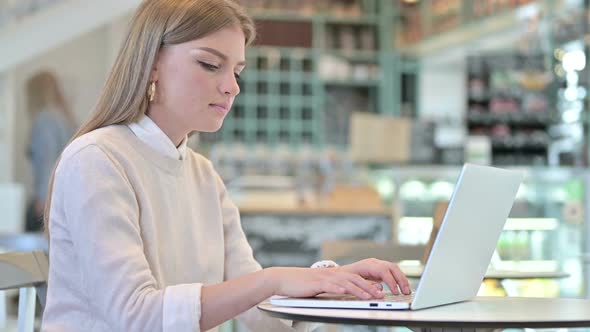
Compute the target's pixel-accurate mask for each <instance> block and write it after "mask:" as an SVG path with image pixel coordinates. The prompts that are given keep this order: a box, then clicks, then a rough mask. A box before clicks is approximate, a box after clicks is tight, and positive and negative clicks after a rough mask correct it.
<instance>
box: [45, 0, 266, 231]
mask: <svg viewBox="0 0 590 332" xmlns="http://www.w3.org/2000/svg"><path fill="white" fill-rule="evenodd" d="M230 26H237V27H240V28H241V29H242V31H243V32H244V36H245V38H246V45H249V44H250V43H251V42H252V40H253V39H254V38H255V34H256V33H255V27H254V23H253V21H252V19H251V18H250V17H249V16H248V15H247V14H246V11H245V9H244V8H243V7H241V6H240V5H239V4H238V3H237V2H236V1H235V0H144V1H143V2H142V3H141V4H140V5H139V7H138V9H137V11H136V13H135V15H134V16H133V19H132V21H131V25H130V27H129V31H128V34H127V38H126V39H125V41H124V42H123V45H122V47H121V49H120V51H119V55H118V56H117V59H116V60H115V64H114V65H113V68H112V70H111V73H110V74H109V77H108V78H107V80H106V82H105V85H104V88H103V90H102V93H101V94H100V96H99V98H98V102H97V104H96V106H95V108H94V112H93V114H92V116H91V117H90V119H88V120H87V121H86V122H85V123H84V124H82V126H81V127H80V129H78V131H77V132H76V134H74V137H73V138H72V141H73V140H74V139H76V138H78V137H80V136H82V135H84V134H86V133H88V132H91V131H93V130H95V129H98V128H101V127H106V126H109V125H113V124H126V123H130V122H134V121H136V120H138V119H139V118H140V116H141V115H142V114H144V113H145V112H146V111H147V108H148V105H149V100H148V97H147V91H148V86H149V84H150V75H151V72H152V69H153V67H154V65H155V63H156V59H157V55H158V52H159V50H160V48H161V47H165V46H166V45H174V44H181V43H185V42H189V41H191V40H195V39H199V38H203V37H205V36H207V35H209V34H211V33H214V32H216V31H219V30H221V29H223V28H226V27H230ZM58 163H59V160H58V162H57V163H56V166H57V164H58ZM54 177H55V169H54V171H53V174H52V176H51V179H50V182H49V192H48V195H47V201H46V204H45V215H44V221H45V230H46V231H47V230H48V226H49V212H50V207H51V191H52V188H53V181H54Z"/></svg>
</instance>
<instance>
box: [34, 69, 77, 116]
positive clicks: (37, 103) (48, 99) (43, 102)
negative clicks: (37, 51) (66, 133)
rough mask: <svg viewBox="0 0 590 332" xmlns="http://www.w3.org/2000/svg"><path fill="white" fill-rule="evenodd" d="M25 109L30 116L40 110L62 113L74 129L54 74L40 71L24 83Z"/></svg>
mask: <svg viewBox="0 0 590 332" xmlns="http://www.w3.org/2000/svg"><path fill="white" fill-rule="evenodd" d="M26 92H27V109H28V111H29V114H30V115H31V116H32V115H34V114H35V113H37V112H40V111H42V110H53V111H58V112H62V113H63V114H64V116H65V118H66V120H67V121H68V122H69V124H70V125H71V126H72V127H74V126H75V124H74V117H73V116H72V113H71V112H70V108H69V107H68V104H67V103H66V100H65V98H64V95H63V93H62V91H61V88H60V86H59V83H58V80H57V77H56V76H55V74H53V73H52V72H49V71H45V70H44V71H40V72H37V73H35V74H34V75H33V76H31V77H30V78H29V79H28V80H27V83H26Z"/></svg>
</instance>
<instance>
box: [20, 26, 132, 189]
mask: <svg viewBox="0 0 590 332" xmlns="http://www.w3.org/2000/svg"><path fill="white" fill-rule="evenodd" d="M127 19H128V18H127V17H124V18H122V19H119V20H116V21H115V22H114V23H113V24H109V25H108V26H104V27H101V28H99V29H96V30H95V31H92V32H90V33H87V34H85V35H82V36H81V37H79V38H76V39H74V40H72V41H70V42H68V43H65V44H64V45H62V46H61V47H59V48H56V49H53V50H51V51H49V52H46V53H45V54H42V55H41V56H38V57H37V58H35V59H33V60H32V61H29V62H27V63H25V64H22V65H20V66H19V67H17V68H16V70H14V71H13V73H14V77H15V87H16V90H17V94H16V95H17V107H16V109H17V112H16V116H15V119H14V124H15V130H14V137H13V138H14V142H15V144H14V146H13V153H12V162H13V167H14V168H13V170H14V171H13V174H12V179H11V180H12V181H16V182H20V183H24V184H25V185H26V187H27V192H28V193H30V192H31V186H32V178H31V167H30V163H29V160H28V157H27V149H28V147H27V145H28V142H29V134H30V126H31V119H30V117H29V114H28V113H27V109H26V98H25V89H24V87H25V84H26V81H27V79H28V78H29V77H30V76H31V75H32V74H33V73H35V72H36V71H38V70H42V69H48V70H51V71H53V72H54V73H56V75H57V76H58V78H59V80H60V81H61V83H62V90H63V92H64V94H65V97H66V100H67V102H68V103H69V105H70V108H71V110H72V112H73V113H74V116H75V118H76V122H77V123H78V124H80V123H81V122H82V121H83V120H85V119H86V118H87V117H88V115H89V113H90V111H91V110H92V108H93V106H94V104H95V102H96V99H97V97H98V94H99V92H100V90H101V88H102V86H103V84H104V81H105V79H106V77H107V74H108V72H109V70H110V67H111V65H112V62H113V61H114V58H115V56H116V53H117V51H118V49H119V45H120V41H121V39H122V35H123V32H124V31H125V28H126V22H127Z"/></svg>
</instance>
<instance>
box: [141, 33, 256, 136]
mask: <svg viewBox="0 0 590 332" xmlns="http://www.w3.org/2000/svg"><path fill="white" fill-rule="evenodd" d="M244 67H245V37H244V33H243V32H242V30H241V29H240V28H238V27H227V28H224V29H222V30H219V31H217V32H214V33H212V34H210V35H208V36H206V37H203V38H201V39H196V40H193V41H190V42H186V43H182V44H176V45H171V46H166V47H163V48H162V50H161V51H160V53H159V55H158V59H157V62H156V67H155V69H154V71H153V72H152V80H156V81H157V83H156V87H157V88H156V95H155V98H154V101H153V102H152V103H150V108H149V110H148V115H149V116H150V118H152V120H154V122H156V124H158V126H159V127H160V128H161V129H162V130H163V131H164V132H165V133H166V134H167V135H168V136H169V137H170V138H171V139H172V140H173V142H174V143H175V144H178V143H180V141H181V140H182V139H183V138H184V136H185V135H186V134H188V133H190V132H191V131H203V132H214V131H217V130H219V128H220V127H221V124H222V123H223V119H224V118H225V116H226V115H227V113H228V112H229V110H230V108H231V106H232V104H233V101H234V98H235V97H236V95H238V93H240V87H239V85H238V82H237V79H238V78H239V75H240V72H241V71H242V70H243V69H244Z"/></svg>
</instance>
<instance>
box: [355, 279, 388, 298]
mask: <svg viewBox="0 0 590 332" xmlns="http://www.w3.org/2000/svg"><path fill="white" fill-rule="evenodd" d="M347 276H348V280H349V281H350V282H352V283H354V284H355V285H356V286H357V287H359V288H361V289H362V290H364V291H365V292H367V293H369V294H371V296H372V297H374V298H378V299H380V298H382V297H383V292H382V291H381V290H380V289H379V288H377V287H376V286H375V285H374V282H373V281H370V280H366V279H364V278H363V277H361V276H359V275H358V274H354V273H347Z"/></svg>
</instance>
